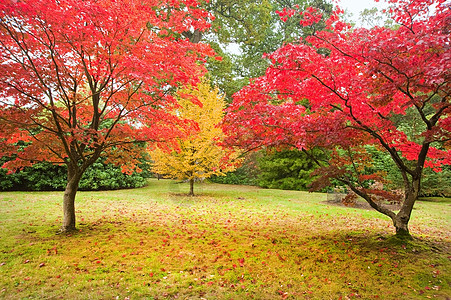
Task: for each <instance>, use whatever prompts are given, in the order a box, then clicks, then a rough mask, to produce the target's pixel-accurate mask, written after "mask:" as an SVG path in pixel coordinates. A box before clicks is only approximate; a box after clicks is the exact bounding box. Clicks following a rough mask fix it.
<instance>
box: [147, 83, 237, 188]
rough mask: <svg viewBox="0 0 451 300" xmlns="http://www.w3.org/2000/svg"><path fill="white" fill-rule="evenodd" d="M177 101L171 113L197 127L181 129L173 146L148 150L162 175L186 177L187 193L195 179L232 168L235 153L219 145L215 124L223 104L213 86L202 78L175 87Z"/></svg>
mask: <svg viewBox="0 0 451 300" xmlns="http://www.w3.org/2000/svg"><path fill="white" fill-rule="evenodd" d="M178 102H179V105H180V107H179V108H178V109H177V110H176V111H175V112H174V113H175V114H176V115H177V116H178V117H179V118H182V119H187V120H192V121H194V122H195V123H196V124H197V126H195V127H197V128H196V129H195V130H190V131H189V132H188V130H187V129H186V128H185V129H182V130H184V131H185V134H186V135H185V136H184V137H183V138H179V139H178V140H177V142H176V143H175V145H169V144H168V145H166V146H167V147H156V148H155V149H154V150H153V151H151V153H150V154H151V157H152V160H153V161H154V163H153V167H152V169H153V172H155V173H157V174H159V175H162V176H163V177H166V178H175V179H180V180H188V181H189V182H190V192H189V194H190V195H194V182H195V181H196V180H198V179H205V178H209V177H210V176H212V175H225V172H229V171H233V170H235V168H236V166H237V164H238V163H239V159H237V157H238V153H237V152H236V151H235V150H234V149H226V148H224V147H222V146H221V145H220V144H221V142H222V141H223V139H224V133H223V131H222V129H221V127H220V126H218V125H219V123H220V122H221V121H222V118H223V116H224V108H225V105H226V103H225V100H224V97H223V96H221V95H220V93H219V90H218V89H217V88H215V89H212V88H211V87H210V84H209V82H208V81H207V80H206V79H204V80H203V81H202V82H201V83H199V84H198V85H197V86H196V87H189V88H186V89H181V90H179V92H178ZM196 102H200V103H196Z"/></svg>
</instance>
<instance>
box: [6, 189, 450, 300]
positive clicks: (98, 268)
mask: <svg viewBox="0 0 451 300" xmlns="http://www.w3.org/2000/svg"><path fill="white" fill-rule="evenodd" d="M151 183H152V184H155V183H156V182H152V181H151ZM157 187H158V185H157ZM160 188H161V186H160ZM227 188H228V186H220V185H213V186H208V185H207V186H206V188H204V191H205V194H206V195H205V196H203V195H200V196H197V197H189V199H187V200H186V201H189V205H184V201H185V200H184V199H183V197H181V196H180V197H179V196H177V199H176V200H168V197H173V196H171V195H169V194H168V193H167V194H162V196H161V197H159V198H153V193H152V192H153V191H154V189H155V187H153V188H152V187H151V186H150V187H147V188H145V189H139V190H136V193H135V191H125V192H122V191H116V192H106V193H105V196H103V195H101V194H95V196H90V195H92V194H90V193H87V192H85V193H83V195H82V197H81V198H82V199H80V200H81V201H79V203H78V209H79V216H78V217H79V219H80V220H81V219H83V221H82V222H81V224H80V225H79V230H80V231H79V232H78V233H76V234H73V235H72V236H66V235H59V236H56V235H54V234H51V233H50V231H49V230H47V227H48V226H49V224H52V219H51V218H47V220H44V219H41V221H40V222H37V224H36V226H37V230H36V232H34V233H29V232H23V230H22V228H27V226H26V223H27V222H28V220H26V222H25V223H19V222H17V221H16V222H17V224H16V225H15V226H12V225H11V229H9V231H8V232H9V233H11V236H9V237H8V238H9V239H13V240H14V243H13V246H11V243H8V245H7V244H3V245H2V252H1V256H0V261H1V262H2V263H4V265H2V266H0V272H2V275H4V276H3V277H2V278H3V279H2V280H1V282H2V283H1V290H2V292H1V294H0V297H2V298H10V299H13V298H17V297H19V298H25V297H38V298H58V297H60V296H63V295H64V296H65V297H71V298H74V299H82V298H83V299H84V298H92V299H112V298H116V297H118V299H124V298H127V297H128V298H134V299H135V298H136V299H141V298H146V297H147V298H159V299H162V298H174V299H175V298H178V299H200V298H205V299H231V298H232V299H252V298H254V299H340V298H341V299H348V298H349V299H353V298H361V299H400V298H409V299H416V298H419V299H421V298H425V299H427V297H432V298H436V299H446V297H447V295H448V294H449V293H450V288H449V283H450V276H449V273H448V272H447V270H449V269H450V261H449V257H450V251H449V245H450V243H449V241H450V239H449V232H444V231H443V230H442V229H437V230H438V231H441V234H440V235H441V240H440V239H435V237H434V236H431V235H428V234H430V233H427V232H422V231H421V230H423V229H422V228H430V226H431V227H434V226H433V224H428V227H423V226H424V225H425V224H420V225H421V226H418V228H416V229H415V230H416V231H417V232H415V233H414V234H416V235H418V236H421V238H420V239H416V240H414V241H411V242H405V243H399V242H398V241H395V240H393V238H392V237H391V235H392V232H391V227H390V223H389V222H388V221H387V220H385V219H383V218H379V217H378V216H377V215H371V213H370V212H368V213H367V212H364V213H362V212H360V211H356V210H343V209H338V208H337V209H335V208H330V207H327V206H325V205H323V204H320V203H319V202H320V200H321V199H318V200H317V202H318V203H311V202H308V203H307V202H306V203H305V207H306V208H305V210H303V204H304V203H303V202H302V197H303V196H304V195H309V194H305V193H302V192H300V193H287V194H286V197H287V198H283V197H282V196H280V195H284V192H283V191H267V190H265V191H261V192H260V194H261V195H262V197H263V200H261V201H260V200H259V198H258V195H256V190H255V189H254V188H252V189H250V191H248V192H247V191H246V189H245V188H241V189H242V190H240V196H239V197H241V198H242V199H239V200H236V196H235V194H234V192H232V193H231V196H230V197H227V192H226V190H227ZM215 189H217V190H218V196H215ZM271 193H272V194H271ZM141 194H142V195H141ZM109 195H114V197H109ZM268 195H273V203H270V202H269V201H268V200H266V198H265V197H268ZM293 195H299V196H298V198H295V199H293ZM38 196H39V195H38ZM310 196H311V195H310ZM247 199H250V200H247ZM55 201H57V200H55ZM16 204H17V205H19V206H23V205H25V204H23V203H21V201H20V200H17V202H16ZM58 208H59V207H57V206H56V205H54V202H51V201H50V202H49V203H48V205H47V206H45V205H44V206H43V210H42V211H37V212H36V214H35V216H34V217H31V216H29V217H28V218H35V217H39V215H44V214H46V213H47V210H52V209H58ZM3 209H4V208H3ZM3 209H2V210H3ZM53 214H55V215H57V213H53ZM13 216H14V214H11V213H10V215H9V217H10V218H9V220H14V218H13ZM11 222H14V221H11ZM413 224H415V223H413ZM423 235H424V236H423ZM31 244H32V245H31ZM52 249H57V250H56V251H55V250H52ZM27 260H28V262H27V263H25V261H27Z"/></svg>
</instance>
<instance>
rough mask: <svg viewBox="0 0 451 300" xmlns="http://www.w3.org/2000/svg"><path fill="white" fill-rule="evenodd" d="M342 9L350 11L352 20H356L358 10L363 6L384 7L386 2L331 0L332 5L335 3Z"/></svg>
mask: <svg viewBox="0 0 451 300" xmlns="http://www.w3.org/2000/svg"><path fill="white" fill-rule="evenodd" d="M337 2H338V6H340V7H341V8H342V9H344V10H346V11H348V12H350V13H352V20H353V21H355V22H357V21H358V19H359V15H360V12H362V11H363V10H364V9H365V8H373V7H377V8H378V9H382V8H386V7H387V3H385V2H384V1H383V0H380V1H379V2H374V1H373V0H332V3H334V6H335V5H336V4H337Z"/></svg>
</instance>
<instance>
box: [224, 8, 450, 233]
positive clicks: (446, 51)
mask: <svg viewBox="0 0 451 300" xmlns="http://www.w3.org/2000/svg"><path fill="white" fill-rule="evenodd" d="M390 3H392V8H391V9H390V14H391V16H392V18H393V20H394V21H395V22H396V23H397V26H396V27H394V28H385V27H375V28H372V29H365V28H352V27H351V26H350V25H349V24H346V23H345V22H342V21H341V20H340V13H341V11H340V10H339V9H337V10H336V11H335V13H334V14H333V15H332V16H331V17H330V18H329V19H328V20H327V21H326V24H327V30H325V31H320V32H316V33H314V34H313V35H312V36H310V37H308V38H306V39H305V40H300V41H299V42H298V43H292V44H287V45H284V46H283V47H281V48H280V49H278V50H277V51H276V52H274V53H272V54H271V55H269V56H268V58H269V59H270V60H271V62H272V65H271V66H270V67H269V68H268V69H267V72H266V75H265V76H263V77H261V78H257V79H254V80H253V82H252V83H251V84H250V85H249V86H247V87H245V88H244V89H242V90H241V91H240V92H238V93H237V94H236V95H235V97H234V102H233V104H232V105H231V106H230V108H229V114H228V115H227V118H226V127H227V128H228V130H227V132H228V133H229V134H230V135H231V136H232V137H231V138H230V140H229V142H230V143H233V144H239V145H242V146H246V147H247V148H250V149H252V148H257V147H259V146H261V145H273V146H274V145H289V146H292V147H296V148H299V149H302V150H304V151H306V152H309V150H311V149H313V148H315V147H320V148H322V149H324V151H326V152H327V154H328V157H329V158H330V159H328V160H327V161H317V163H318V164H319V165H320V166H321V168H320V169H319V171H318V172H317V173H318V174H320V175H322V177H321V178H320V179H319V181H317V183H316V185H314V187H315V188H321V187H325V186H327V185H329V184H330V179H332V178H335V179H338V180H339V181H341V182H342V183H344V184H346V185H347V186H348V187H349V188H350V190H352V191H353V192H354V193H355V194H357V195H359V196H361V197H363V198H364V199H365V200H366V201H367V202H368V203H369V204H370V205H371V206H372V207H373V208H375V209H376V210H378V211H379V212H381V213H383V214H385V215H387V216H389V217H390V218H391V219H392V220H393V223H394V226H395V227H396V230H397V233H398V234H402V235H404V234H407V235H408V227H407V224H408V221H409V219H410V214H411V211H412V208H413V205H414V203H415V201H416V199H417V196H418V193H419V191H420V188H421V176H422V171H423V168H424V167H430V168H434V170H436V171H440V166H442V165H445V164H450V163H451V151H450V147H451V144H450V141H451V116H450V115H451V104H450V93H451V89H450V88H451V80H450V78H451V77H450V69H451V59H450V58H451V56H450V53H451V51H450V50H451V49H450V30H451V27H450V24H451V11H450V6H449V3H446V1H443V0H435V1H426V0H422V1H405V0H398V1H396V0H393V1H390ZM279 14H280V16H281V17H282V18H287V17H290V16H291V15H294V14H300V15H301V16H302V17H303V19H302V21H301V25H303V26H314V24H316V23H317V22H319V21H320V20H321V15H320V14H318V12H317V11H316V10H315V9H313V8H310V9H308V10H307V11H305V12H298V11H295V10H288V9H286V10H284V11H281V12H279ZM413 123H414V124H415V127H414V130H410V131H409V132H407V130H405V128H406V124H413ZM369 147H372V148H373V149H374V148H375V149H377V150H378V151H383V152H385V153H387V154H388V155H389V156H390V157H391V159H392V160H393V161H394V163H395V164H396V166H397V168H398V171H399V172H400V174H401V175H402V178H403V181H404V190H403V191H402V198H401V199H400V198H399V196H398V195H397V194H396V193H394V192H392V191H389V190H385V189H383V188H380V186H381V185H380V184H379V183H382V186H383V183H384V180H385V178H384V172H383V170H374V165H373V160H372V153H374V152H372V151H369V150H370V149H369ZM376 187H378V188H376ZM386 200H390V201H399V203H400V207H401V208H400V210H399V212H397V213H395V212H394V211H392V210H391V209H390V208H389V207H388V206H387V205H385V204H386Z"/></svg>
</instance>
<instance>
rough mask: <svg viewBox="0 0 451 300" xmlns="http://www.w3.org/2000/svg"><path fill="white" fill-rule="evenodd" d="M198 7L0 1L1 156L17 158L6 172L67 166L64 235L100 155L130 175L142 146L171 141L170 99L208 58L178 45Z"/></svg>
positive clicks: (100, 0)
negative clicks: (81, 188) (41, 164)
mask: <svg viewBox="0 0 451 300" xmlns="http://www.w3.org/2000/svg"><path fill="white" fill-rule="evenodd" d="M197 5H198V2H197V1H196V0H148V1H137V0H124V1H112V0H85V1H80V0H24V1H14V0H1V1H0V57H1V63H0V149H1V151H2V155H3V156H9V157H12V158H15V159H13V160H12V161H10V162H8V163H7V164H6V165H5V166H4V167H6V168H9V169H11V170H15V169H18V168H21V167H24V166H27V165H30V164H33V163H35V162H38V161H50V162H54V163H59V164H65V165H67V168H68V177H67V187H66V189H65V192H64V202H63V203H64V205H63V210H64V219H63V226H62V230H63V231H70V230H74V229H75V224H76V223H75V195H76V192H77V188H78V183H79V181H80V179H81V177H82V175H83V173H84V171H85V170H86V169H87V168H88V167H89V166H90V165H92V164H93V163H94V162H95V161H96V160H97V159H98V158H99V157H101V156H103V157H108V161H110V162H114V163H117V164H121V165H123V170H124V171H130V170H133V169H135V168H136V163H137V161H138V159H139V157H140V155H139V154H140V152H141V150H142V147H141V146H142V142H146V141H159V140H161V139H166V140H167V139H170V138H171V137H172V136H174V135H177V134H178V132H176V131H175V128H176V126H171V123H179V122H180V120H177V119H176V118H175V117H174V116H173V115H171V114H169V113H168V112H169V111H170V109H171V108H172V107H174V106H176V101H175V100H174V98H172V96H171V94H172V91H173V90H174V89H176V88H177V87H178V86H184V85H187V84H195V83H196V82H197V80H198V77H199V76H200V75H202V74H203V72H204V68H203V67H202V63H201V62H202V61H203V60H204V59H205V57H206V56H207V55H212V51H211V49H210V47H209V46H208V45H204V44H193V43H191V42H190V41H189V40H187V39H186V38H183V33H184V32H189V31H193V30H200V31H203V30H206V29H207V28H208V26H209V25H208V21H209V18H210V15H209V14H208V13H207V12H205V11H203V10H201V9H199V8H198V7H197ZM178 128H180V126H178ZM140 142H141V144H140Z"/></svg>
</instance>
